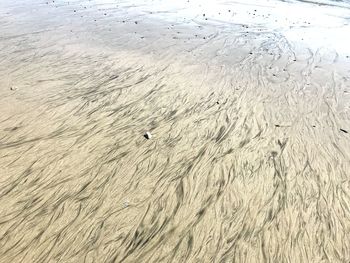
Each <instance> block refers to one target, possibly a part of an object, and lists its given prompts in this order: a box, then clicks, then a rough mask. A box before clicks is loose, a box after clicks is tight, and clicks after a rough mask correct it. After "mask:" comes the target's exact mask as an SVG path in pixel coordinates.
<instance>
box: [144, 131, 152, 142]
mask: <svg viewBox="0 0 350 263" xmlns="http://www.w3.org/2000/svg"><path fill="white" fill-rule="evenodd" d="M143 136H144V137H145V138H146V139H147V140H149V139H151V138H152V134H151V133H150V132H146V133H145V134H144V135H143Z"/></svg>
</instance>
